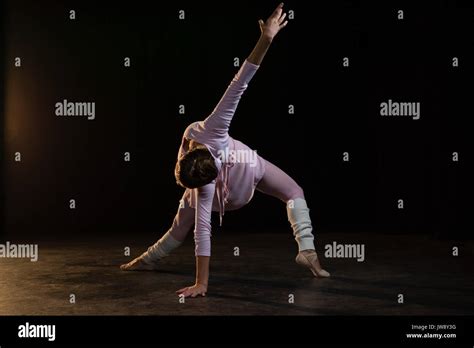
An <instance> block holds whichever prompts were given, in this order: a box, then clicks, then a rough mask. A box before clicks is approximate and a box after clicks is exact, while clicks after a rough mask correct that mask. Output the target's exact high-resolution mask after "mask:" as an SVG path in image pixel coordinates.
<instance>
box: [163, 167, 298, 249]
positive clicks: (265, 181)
mask: <svg viewBox="0 0 474 348" xmlns="http://www.w3.org/2000/svg"><path fill="white" fill-rule="evenodd" d="M256 188H257V190H258V191H260V192H262V193H264V194H266V195H269V196H272V197H275V198H278V199H279V200H281V201H283V202H284V203H285V204H286V202H288V201H289V200H290V199H295V198H304V193H303V189H302V188H301V187H300V186H299V185H298V184H297V183H296V182H295V181H294V180H293V179H292V178H291V177H290V176H289V175H288V174H286V173H285V172H284V171H283V170H281V169H280V168H278V167H277V166H276V165H274V164H272V163H270V162H269V161H267V160H265V173H264V175H263V177H262V179H261V180H260V181H259V183H258V184H257V187H256ZM183 197H184V196H183ZM182 201H183V203H184V207H180V208H179V209H178V212H177V214H176V216H175V218H174V220H173V225H172V226H171V228H170V230H169V232H170V234H171V235H172V236H173V238H174V239H176V240H178V241H183V240H184V239H185V238H186V235H187V234H188V233H189V231H191V229H192V227H193V225H194V208H191V207H190V206H189V205H188V203H187V200H186V199H183V200H182Z"/></svg>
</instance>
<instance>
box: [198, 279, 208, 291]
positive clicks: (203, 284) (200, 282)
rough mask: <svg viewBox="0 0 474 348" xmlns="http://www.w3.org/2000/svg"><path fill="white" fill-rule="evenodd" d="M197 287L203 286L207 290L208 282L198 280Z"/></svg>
mask: <svg viewBox="0 0 474 348" xmlns="http://www.w3.org/2000/svg"><path fill="white" fill-rule="evenodd" d="M196 285H200V286H203V287H205V288H206V289H207V282H203V281H199V280H196Z"/></svg>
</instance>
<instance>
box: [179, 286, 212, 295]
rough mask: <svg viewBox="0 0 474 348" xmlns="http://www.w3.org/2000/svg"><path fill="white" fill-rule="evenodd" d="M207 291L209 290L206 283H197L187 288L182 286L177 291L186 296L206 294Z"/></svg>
mask: <svg viewBox="0 0 474 348" xmlns="http://www.w3.org/2000/svg"><path fill="white" fill-rule="evenodd" d="M206 292H207V286H206V285H204V284H199V283H196V284H194V285H193V286H188V287H186V288H182V289H180V290H178V291H176V293H177V294H178V295H183V296H184V297H190V296H191V297H196V296H198V295H201V296H206Z"/></svg>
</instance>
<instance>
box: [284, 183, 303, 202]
mask: <svg viewBox="0 0 474 348" xmlns="http://www.w3.org/2000/svg"><path fill="white" fill-rule="evenodd" d="M287 198H288V199H287V200H286V201H289V200H292V199H296V198H303V199H304V191H303V189H302V188H301V186H299V185H295V186H294V187H293V188H292V189H291V191H290V192H289V193H288V196H287Z"/></svg>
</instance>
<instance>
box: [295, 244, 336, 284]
mask: <svg viewBox="0 0 474 348" xmlns="http://www.w3.org/2000/svg"><path fill="white" fill-rule="evenodd" d="M296 263H297V264H298V265H301V266H304V267H307V268H309V269H310V271H311V272H313V274H314V276H315V277H318V278H329V277H330V276H331V275H330V274H329V272H327V271H325V270H324V269H323V268H322V267H321V264H320V263H319V258H318V254H316V251H314V250H311V249H308V250H303V251H300V252H299V253H298V255H296Z"/></svg>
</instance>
